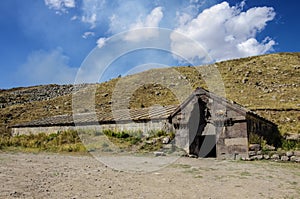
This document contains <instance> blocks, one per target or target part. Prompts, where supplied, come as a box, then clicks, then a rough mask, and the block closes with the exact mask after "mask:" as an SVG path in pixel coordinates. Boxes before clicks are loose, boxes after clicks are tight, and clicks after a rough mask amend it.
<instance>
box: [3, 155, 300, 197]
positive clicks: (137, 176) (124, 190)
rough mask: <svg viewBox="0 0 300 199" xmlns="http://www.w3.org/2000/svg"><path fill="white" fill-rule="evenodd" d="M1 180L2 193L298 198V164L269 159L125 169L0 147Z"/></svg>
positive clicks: (74, 157) (199, 161)
mask: <svg viewBox="0 0 300 199" xmlns="http://www.w3.org/2000/svg"><path fill="white" fill-rule="evenodd" d="M124 159H126V158H124ZM0 181H1V185H0V198H70V199H71V198H300V164H297V163H280V162H271V161H269V162H267V161H263V162H242V161H229V160H223V161H221V160H215V159H193V158H186V157H182V158H180V159H178V160H176V161H175V162H174V163H172V164H170V165H169V166H167V167H164V168H163V169H160V170H156V171H152V172H125V171H117V170H115V169H112V168H110V167H108V166H105V165H104V164H102V163H101V162H100V161H97V160H96V159H95V158H93V157H91V156H83V155H82V156H80V155H64V154H50V153H38V154H33V153H8V152H0Z"/></svg>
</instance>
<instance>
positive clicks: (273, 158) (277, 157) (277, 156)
mask: <svg viewBox="0 0 300 199" xmlns="http://www.w3.org/2000/svg"><path fill="white" fill-rule="evenodd" d="M279 158H280V156H279V155H278V154H276V153H275V154H273V155H272V156H271V159H272V160H279Z"/></svg>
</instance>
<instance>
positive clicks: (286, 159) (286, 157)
mask: <svg viewBox="0 0 300 199" xmlns="http://www.w3.org/2000/svg"><path fill="white" fill-rule="evenodd" d="M280 160H281V161H289V157H288V156H285V155H284V156H281V158H280Z"/></svg>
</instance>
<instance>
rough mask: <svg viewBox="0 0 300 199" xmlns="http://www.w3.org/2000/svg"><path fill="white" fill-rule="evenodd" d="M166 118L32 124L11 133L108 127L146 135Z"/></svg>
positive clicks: (23, 133) (163, 124)
mask: <svg viewBox="0 0 300 199" xmlns="http://www.w3.org/2000/svg"><path fill="white" fill-rule="evenodd" d="M166 123H167V120H150V121H140V122H133V121H131V122H129V121H128V122H126V121H125V122H118V123H115V122H112V123H106V124H101V125H100V124H98V125H96V124H94V125H77V126H73V125H68V126H43V127H39V126H33V127H14V128H12V129H11V132H12V135H13V136H16V135H29V134H38V133H46V134H51V133H57V132H59V131H66V130H96V131H101V130H104V129H110V130H114V131H142V132H143V133H144V135H148V132H149V131H151V130H161V129H165V128H166V126H167V125H166Z"/></svg>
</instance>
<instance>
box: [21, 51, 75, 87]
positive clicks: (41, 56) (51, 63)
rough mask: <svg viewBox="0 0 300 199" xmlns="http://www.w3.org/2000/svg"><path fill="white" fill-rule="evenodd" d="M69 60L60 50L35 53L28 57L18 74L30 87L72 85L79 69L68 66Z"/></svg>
mask: <svg viewBox="0 0 300 199" xmlns="http://www.w3.org/2000/svg"><path fill="white" fill-rule="evenodd" d="M68 61H69V58H68V57H67V56H65V55H63V52H62V50H61V49H60V48H58V49H55V50H52V51H50V52H47V51H43V50H41V51H35V52H33V53H31V54H30V55H29V56H28V59H27V62H26V63H25V64H24V65H22V67H21V69H20V70H19V71H18V72H17V76H18V78H22V81H24V83H26V84H28V85H37V84H50V83H58V84H72V83H74V80H75V76H76V72H77V69H76V68H71V67H70V66H69V65H68Z"/></svg>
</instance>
